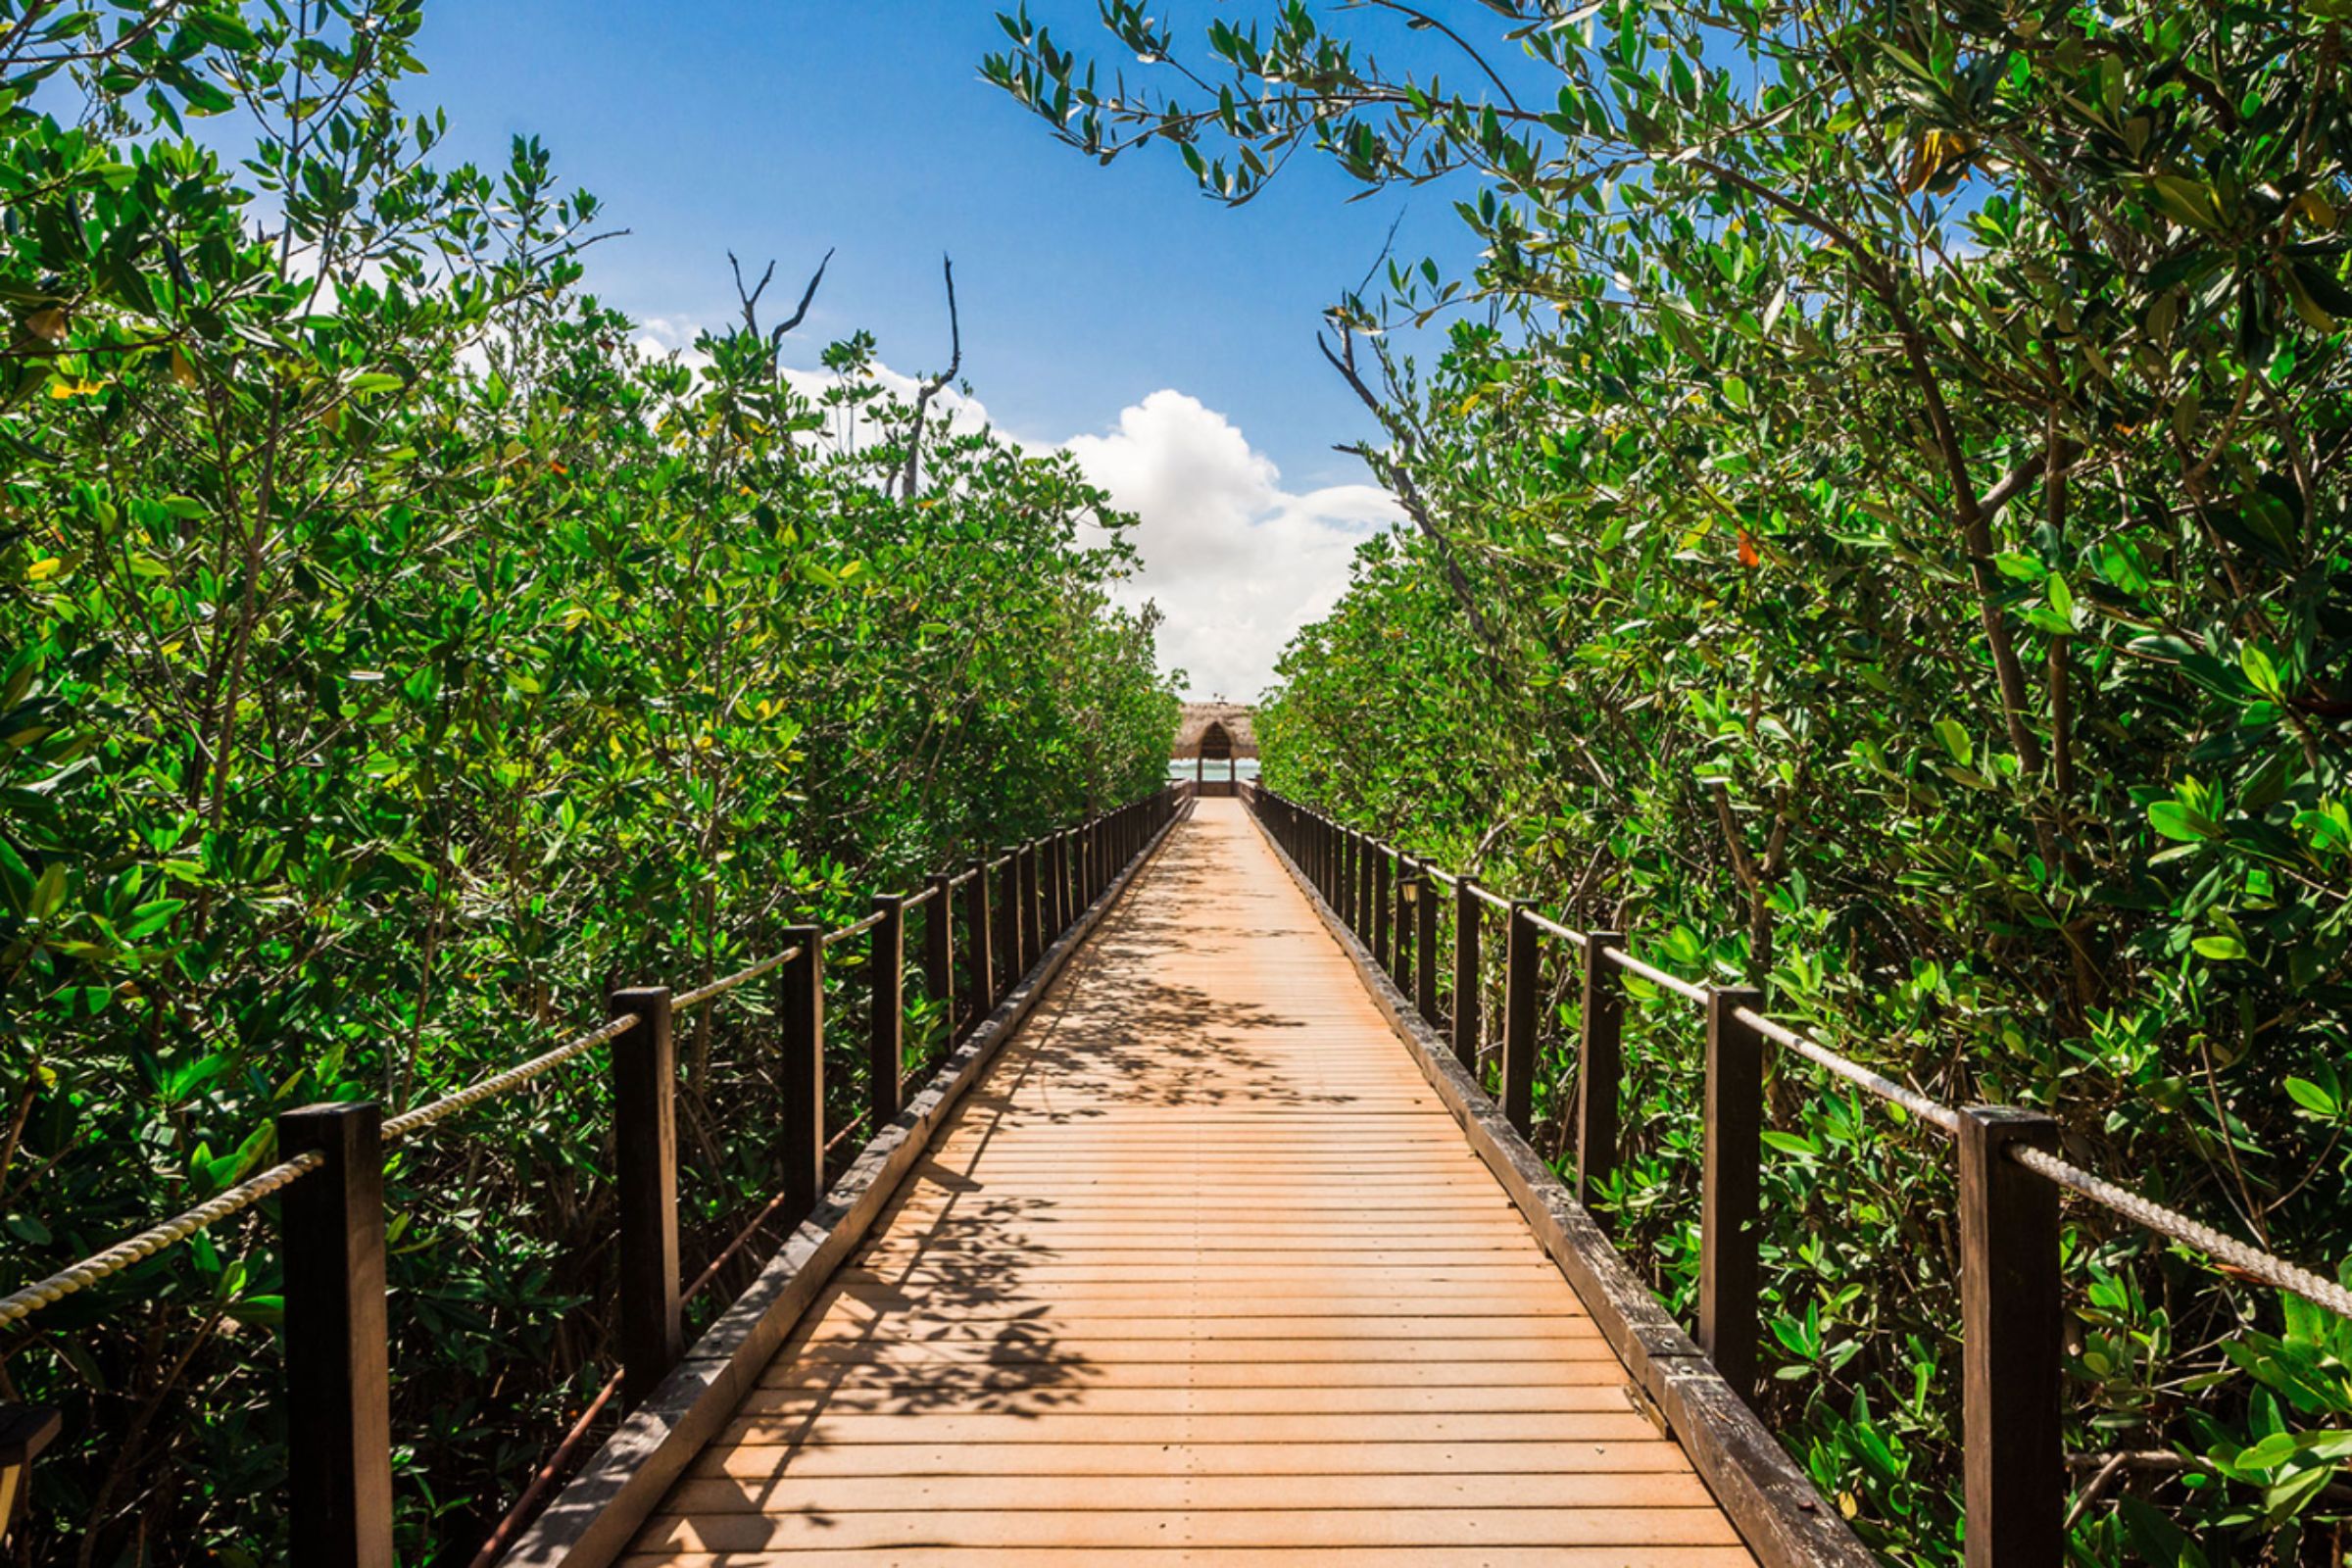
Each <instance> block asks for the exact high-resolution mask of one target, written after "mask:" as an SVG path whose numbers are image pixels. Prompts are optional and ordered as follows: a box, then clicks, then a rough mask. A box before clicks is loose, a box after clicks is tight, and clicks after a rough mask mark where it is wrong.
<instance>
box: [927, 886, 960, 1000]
mask: <svg viewBox="0 0 2352 1568" xmlns="http://www.w3.org/2000/svg"><path fill="white" fill-rule="evenodd" d="M952 884H953V879H952V878H951V877H949V875H948V874H947V873H946V872H945V871H940V872H935V873H934V874H933V875H932V877H931V881H930V888H931V897H930V899H929V900H928V901H927V902H926V903H925V904H924V906H923V990H924V992H925V993H926V994H927V995H928V996H929V997H930V998H931V1004H932V1005H933V1006H935V1007H937V1008H939V1017H940V1028H941V1030H942V1031H943V1032H942V1034H941V1037H940V1038H941V1039H942V1040H954V1039H955V1038H956V889H955V887H954V886H953V885H952Z"/></svg>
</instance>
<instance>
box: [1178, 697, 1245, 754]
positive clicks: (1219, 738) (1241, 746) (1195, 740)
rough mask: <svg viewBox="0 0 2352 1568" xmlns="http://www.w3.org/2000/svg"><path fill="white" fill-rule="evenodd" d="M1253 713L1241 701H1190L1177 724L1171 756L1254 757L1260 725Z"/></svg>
mask: <svg viewBox="0 0 2352 1568" xmlns="http://www.w3.org/2000/svg"><path fill="white" fill-rule="evenodd" d="M1250 714H1251V710H1250V709H1249V708H1247V707H1245V706H1244V705H1242V704H1240V703H1187V704H1185V705H1184V714H1183V717H1181V718H1180V719H1178V721H1177V724H1176V749H1175V750H1174V751H1172V752H1170V753H1169V754H1168V755H1169V756H1170V757H1180V758H1194V757H1207V758H1214V759H1217V760H1224V759H1226V758H1237V759H1242V760H1253V759H1255V758H1256V756H1257V727H1256V725H1255V724H1254V723H1252V722H1251V719H1250Z"/></svg>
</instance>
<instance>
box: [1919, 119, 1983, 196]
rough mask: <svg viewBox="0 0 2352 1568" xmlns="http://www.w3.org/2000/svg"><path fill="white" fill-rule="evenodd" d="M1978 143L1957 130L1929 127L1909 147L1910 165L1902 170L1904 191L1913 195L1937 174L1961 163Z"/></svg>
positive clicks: (1923, 188)
mask: <svg viewBox="0 0 2352 1568" xmlns="http://www.w3.org/2000/svg"><path fill="white" fill-rule="evenodd" d="M1976 150H1977V144H1976V143H1975V142H1974V141H1972V140H1970V139H1969V138H1968V137H1966V136H1963V135H1961V134H1960V133H1959V132H1958V131H1956V130H1931V131H1929V132H1928V133H1927V134H1926V135H1924V136H1922V137H1920V138H1919V141H1918V143H1917V144H1916V145H1914V146H1913V147H1912V149H1911V167H1910V168H1909V169H1906V170H1905V171H1903V194H1904V195H1906V196H1911V195H1915V194H1917V193H1918V192H1920V191H1923V190H1925V189H1927V188H1928V187H1929V186H1930V185H1932V184H1934V183H1935V182H1936V175H1938V174H1940V173H1942V172H1944V171H1945V170H1946V169H1949V168H1950V167H1952V166H1953V165H1954V164H1958V163H1964V162H1966V161H1967V159H1968V155H1969V154H1971V153H1973V152H1975V151H1976Z"/></svg>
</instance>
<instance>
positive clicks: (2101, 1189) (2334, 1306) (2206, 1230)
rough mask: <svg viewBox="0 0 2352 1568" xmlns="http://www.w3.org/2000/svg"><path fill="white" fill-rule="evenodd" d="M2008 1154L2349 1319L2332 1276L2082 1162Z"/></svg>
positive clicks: (2350, 1300)
mask: <svg viewBox="0 0 2352 1568" xmlns="http://www.w3.org/2000/svg"><path fill="white" fill-rule="evenodd" d="M2009 1157H2010V1158H2012V1159H2014V1160H2016V1161H2017V1162H2018V1163H2019V1164H2020V1165H2023V1166H2025V1167H2026V1169H2028V1170H2030V1171H2032V1172H2034V1174H2035V1175H2036V1176H2043V1177H2047V1178H2048V1179H2049V1180H2051V1181H2053V1182H2056V1183H2057V1184H2058V1185H2059V1186H2061V1187H2064V1188H2067V1189H2069V1190H2071V1191H2073V1192H2077V1193H2081V1194H2082V1196H2083V1197H2084V1198H2087V1199H2089V1200H2090V1201H2092V1202H2094V1203H2101V1204H2104V1205H2105V1206H2107V1207H2108V1208H2111V1209H2114V1210H2115V1211H2116V1212H2117V1213H2118V1214H2121V1215H2123V1216H2124V1218H2126V1219H2128V1220H2131V1221H2132V1222H2133V1223H2134V1224H2138V1225H2142V1226H2145V1227H2146V1228H2147V1229H2149V1230H2152V1231H2154V1232H2155V1233H2156V1234H2157V1235H2159V1236H2163V1237H2168V1238H2170V1239H2171V1240H2173V1241H2176V1242H2179V1243H2180V1244H2181V1245H2182V1246H2184V1247H2193V1248H2195V1249H2196V1250H2198V1251H2200V1252H2203V1253H2204V1254H2205V1255H2206V1256H2207V1257H2210V1258H2212V1259H2214V1260H2215V1261H2216V1262H2221V1263H2227V1264H2229V1266H2230V1267H2231V1268H2234V1269H2237V1270H2239V1271H2240V1272H2242V1273H2244V1274H2246V1275H2248V1276H2250V1277H2251V1278H2253V1279H2256V1280H2259V1281H2261V1282H2262V1283H2263V1284H2265V1285H2268V1286H2270V1287H2271V1288H2272V1289H2274V1290H2279V1291H2284V1292H2286V1293H2287V1294H2288V1295H2289V1296H2299V1297H2301V1298H2302V1299H2304V1300H2306V1301H2309V1302H2310V1303H2311V1304H2312V1305H2314V1306H2324V1307H2326V1308H2327V1310H2328V1311H2330V1312H2333V1313H2335V1314H2336V1315H2337V1316H2338V1317H2345V1318H2352V1291H2347V1290H2345V1289H2344V1288H2343V1287H2342V1286H2340V1285H2338V1284H2336V1283H2334V1282H2333V1281H2331V1280H2327V1279H2323V1278H2321V1277H2320V1276H2319V1275H2317V1274H2314V1273H2313V1272H2312V1271H2311V1270H2309V1269H2307V1268H2301V1267H2298V1266H2297V1265H2295V1264H2293V1263H2289V1262H2288V1261H2286V1259H2284V1258H2282V1257H2274V1256H2272V1255H2271V1254H2270V1253H2268V1252H2265V1251H2261V1250H2257V1249H2255V1248H2252V1247H2248V1246H2247V1245H2246V1244H2245V1243H2243V1242H2241V1241H2238V1240H2237V1239H2235V1238H2234V1237H2229V1236H2224V1235H2223V1234H2222V1233H2221V1232H2220V1231H2217V1230H2215V1229H2214V1228H2213V1227H2212V1226H2210V1225H2203V1224H2199V1223H2198V1222H2197V1221H2195V1220H2193V1219H2190V1218H2189V1217H2188V1216H2187V1215H2186V1214H2183V1213H2181V1212H2180V1211H2179V1210H2178V1209H2171V1208H2167V1207H2165V1206H2164V1205H2163V1204H2162V1203H2157V1202H2151V1201H2149V1200H2147V1199H2145V1198H2142V1197H2140V1196H2139V1195H2138V1194H2137V1193H2134V1192H2130V1191H2127V1190H2126V1189H2124V1188H2121V1187H2118V1186H2116V1185H2115V1184H2114V1183H2113V1182H2110V1181H2105V1180H2102V1179H2101V1178H2099V1177H2097V1176H2093V1175H2092V1174H2091V1173H2090V1172H2089V1171H2086V1170H2084V1169H2083V1168H2082V1166H2080V1165H2073V1164H2069V1163H2068V1162H2067V1161H2065V1160H2063V1159H2060V1158H2059V1157H2058V1156H2057V1155H2055V1154H2052V1153H2049V1152H2046V1151H2044V1150H2039V1149H2022V1148H2019V1147H2017V1146H2015V1145H2011V1146H2010V1149H2009Z"/></svg>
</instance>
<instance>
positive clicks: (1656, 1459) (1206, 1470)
mask: <svg viewBox="0 0 2352 1568" xmlns="http://www.w3.org/2000/svg"><path fill="white" fill-rule="evenodd" d="M1178 1462H1181V1463H1182V1464H1183V1465H1184V1466H1185V1467H1186V1469H1187V1470H1188V1472H1189V1473H1191V1474H1193V1475H1203V1476H1206V1475H1229V1476H1330V1475H1340V1476H1356V1475H1379V1476H1395V1475H1509V1476H1539V1475H1560V1474H1565V1473H1568V1472H1590V1473H1596V1474H1597V1473H1608V1474H1629V1475H1630V1474H1656V1473H1663V1474H1669V1475H1673V1474H1684V1475H1687V1474H1689V1473H1690V1468H1691V1464H1690V1461H1689V1460H1688V1459H1686V1458H1684V1457H1683V1455H1682V1452H1681V1451H1680V1450H1679V1449H1677V1448H1676V1447H1675V1446H1674V1445H1673V1444H1671V1443H1668V1442H1666V1441H1665V1440H1664V1439H1662V1438H1659V1437H1657V1436H1656V1435H1655V1434H1652V1435H1651V1436H1650V1437H1648V1438H1646V1439H1642V1440H1639V1441H1636V1442H1630V1443H1394V1442H1390V1443H1334V1444H1326V1445H1322V1446H1301V1445H1299V1444H1285V1443H1195V1444H1188V1445H1186V1446H1185V1447H1184V1449H1183V1451H1182V1453H1181V1455H1176V1454H1175V1453H1174V1451H1173V1450H1172V1449H1171V1448H1170V1446H1168V1445H1167V1444H1165V1443H1156V1442H1155V1443H1124V1444H1122V1443H1019V1444H1008V1445H1006V1446H1004V1447H1001V1448H976V1447H973V1446H970V1445H968V1444H935V1443H909V1444H880V1443H876V1444H858V1445H839V1446H837V1445H830V1444H808V1445H789V1446H786V1445H768V1446H759V1445H751V1444H739V1445H735V1446H729V1447H723V1448H710V1449H706V1450H705V1451H704V1452H703V1454H702V1455H701V1457H699V1458H697V1459H696V1460H695V1462H694V1464H693V1466H692V1467H691V1468H690V1469H689V1470H688V1471H687V1474H688V1475H689V1476H694V1477H704V1476H734V1477H757V1476H763V1475H781V1474H786V1473H790V1474H792V1475H795V1476H802V1477H810V1476H924V1475H928V1476H1027V1475H1069V1476H1076V1475H1085V1476H1137V1475H1164V1474H1166V1473H1168V1469H1169V1467H1170V1466H1171V1465H1172V1464H1175V1463H1178Z"/></svg>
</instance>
